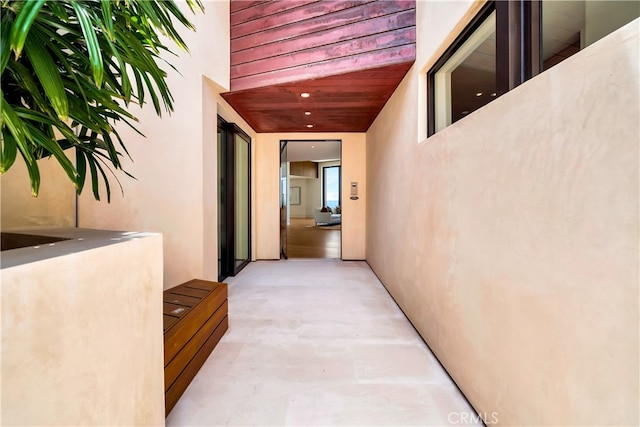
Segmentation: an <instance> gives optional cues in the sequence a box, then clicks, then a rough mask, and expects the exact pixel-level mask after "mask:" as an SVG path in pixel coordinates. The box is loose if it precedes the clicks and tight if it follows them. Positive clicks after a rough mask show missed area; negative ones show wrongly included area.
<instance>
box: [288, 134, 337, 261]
mask: <svg viewBox="0 0 640 427" xmlns="http://www.w3.org/2000/svg"><path fill="white" fill-rule="evenodd" d="M282 145H283V146H285V147H286V149H285V150H284V153H285V154H286V158H283V159H282V176H281V186H282V187H284V188H282V193H283V194H284V197H283V203H281V207H283V208H285V210H286V212H282V214H281V215H282V216H281V221H282V224H281V227H282V228H283V229H285V228H286V233H284V236H283V238H282V249H283V251H282V253H283V254H286V256H287V257H288V258H341V257H342V199H341V197H342V191H341V189H342V163H341V161H342V159H341V153H342V142H341V141H340V140H305V141H303V140H293V141H291V140H290V141H282ZM285 171H286V172H285ZM285 175H286V176H285ZM284 205H286V206H284Z"/></svg>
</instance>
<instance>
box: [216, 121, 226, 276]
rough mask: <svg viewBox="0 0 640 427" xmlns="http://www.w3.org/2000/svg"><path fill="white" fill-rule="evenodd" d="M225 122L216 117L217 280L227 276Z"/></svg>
mask: <svg viewBox="0 0 640 427" xmlns="http://www.w3.org/2000/svg"><path fill="white" fill-rule="evenodd" d="M225 124H226V123H225V122H223V121H222V120H220V119H218V281H220V282H221V281H223V280H224V279H225V278H226V277H227V276H229V271H228V269H227V263H226V260H225V259H224V254H226V253H227V238H228V236H227V210H228V207H227V149H226V145H227V144H226V131H225V129H224V125H225Z"/></svg>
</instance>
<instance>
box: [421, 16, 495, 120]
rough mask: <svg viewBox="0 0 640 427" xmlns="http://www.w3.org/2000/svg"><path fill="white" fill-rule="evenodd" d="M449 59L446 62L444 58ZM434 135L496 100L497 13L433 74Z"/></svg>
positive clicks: (470, 34)
mask: <svg viewBox="0 0 640 427" xmlns="http://www.w3.org/2000/svg"><path fill="white" fill-rule="evenodd" d="M445 59H446V58H445ZM433 77H434V83H435V84H434V87H433V89H434V91H435V100H436V102H435V105H436V110H435V115H436V117H435V131H436V132H437V131H439V130H441V129H444V128H445V127H447V126H449V125H450V124H451V123H455V122H457V121H458V120H460V119H461V118H463V117H464V116H466V115H467V114H469V113H471V112H472V111H475V110H477V109H478V108H480V107H482V106H484V105H486V104H487V103H489V102H490V101H491V100H493V99H494V97H495V96H496V12H495V10H493V11H491V13H490V14H489V16H487V17H486V18H484V19H482V20H480V21H478V26H477V28H475V29H474V30H473V32H470V33H469V35H468V36H467V37H465V39H464V40H461V41H460V43H459V46H457V47H456V48H455V51H454V52H452V55H451V56H450V57H449V58H448V59H446V61H444V63H443V64H442V65H441V66H439V67H438V68H437V70H436V71H435V73H434V76H433Z"/></svg>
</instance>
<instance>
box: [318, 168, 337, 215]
mask: <svg viewBox="0 0 640 427" xmlns="http://www.w3.org/2000/svg"><path fill="white" fill-rule="evenodd" d="M340 181H341V176H340V166H326V167H323V168H322V206H329V207H330V208H331V209H334V208H335V207H336V206H340V205H341V194H340V187H341V185H340Z"/></svg>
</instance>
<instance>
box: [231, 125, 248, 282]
mask: <svg viewBox="0 0 640 427" xmlns="http://www.w3.org/2000/svg"><path fill="white" fill-rule="evenodd" d="M249 141H250V140H249V137H248V136H247V135H246V134H240V133H236V134H235V135H234V158H235V159H234V166H235V168H234V169H235V170H234V175H235V176H234V181H235V194H234V196H235V200H234V208H235V221H234V222H235V224H234V231H235V234H234V247H235V250H234V253H235V259H234V265H233V270H234V275H235V274H236V273H238V272H239V271H240V270H242V268H243V267H244V266H245V265H247V264H248V263H249V261H250V258H251V255H250V252H249V248H250V246H251V242H250V240H249V234H250V232H249V231H250V226H251V218H250V205H251V194H250V191H249V190H250V183H249V175H250V171H249V166H250V163H251V157H250V156H251V154H250V150H249V144H250V142H249Z"/></svg>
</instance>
